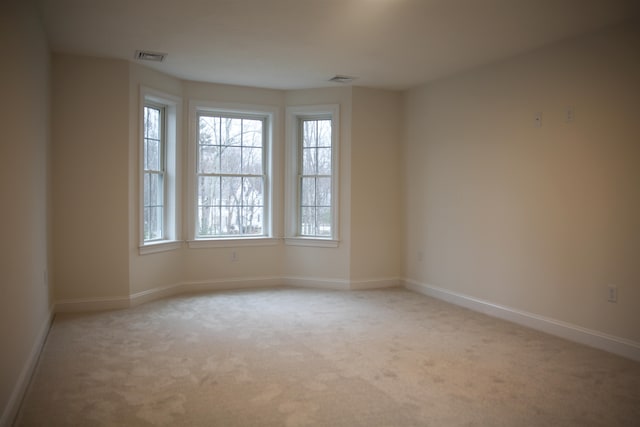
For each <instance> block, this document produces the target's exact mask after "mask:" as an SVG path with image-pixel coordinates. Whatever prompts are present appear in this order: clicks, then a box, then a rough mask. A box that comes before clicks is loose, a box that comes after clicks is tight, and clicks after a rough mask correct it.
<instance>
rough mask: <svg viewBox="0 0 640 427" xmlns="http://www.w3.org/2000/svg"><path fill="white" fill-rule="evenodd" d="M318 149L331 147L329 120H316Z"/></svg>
mask: <svg viewBox="0 0 640 427" xmlns="http://www.w3.org/2000/svg"><path fill="white" fill-rule="evenodd" d="M318 147H331V120H318Z"/></svg>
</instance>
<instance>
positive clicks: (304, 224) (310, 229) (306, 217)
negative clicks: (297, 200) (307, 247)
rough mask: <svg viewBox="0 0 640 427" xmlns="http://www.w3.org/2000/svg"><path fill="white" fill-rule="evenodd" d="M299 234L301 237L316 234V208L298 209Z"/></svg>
mask: <svg viewBox="0 0 640 427" xmlns="http://www.w3.org/2000/svg"><path fill="white" fill-rule="evenodd" d="M300 234H301V235H303V236H314V235H315V234H316V208H305V207H303V208H301V209H300Z"/></svg>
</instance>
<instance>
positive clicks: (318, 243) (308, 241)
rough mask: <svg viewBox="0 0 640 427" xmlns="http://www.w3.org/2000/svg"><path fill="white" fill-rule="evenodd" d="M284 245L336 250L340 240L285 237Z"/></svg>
mask: <svg viewBox="0 0 640 427" xmlns="http://www.w3.org/2000/svg"><path fill="white" fill-rule="evenodd" d="M284 243H285V244H286V245H290V246H312V247H317V248H337V247H338V246H340V240H333V239H319V238H314V237H287V238H286V239H284Z"/></svg>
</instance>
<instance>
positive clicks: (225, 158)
mask: <svg viewBox="0 0 640 427" xmlns="http://www.w3.org/2000/svg"><path fill="white" fill-rule="evenodd" d="M221 150H222V152H221V155H220V173H224V174H239V173H240V172H241V169H240V166H241V165H240V159H241V157H240V155H241V153H242V149H241V148H240V147H228V146H227V147H222V148H221Z"/></svg>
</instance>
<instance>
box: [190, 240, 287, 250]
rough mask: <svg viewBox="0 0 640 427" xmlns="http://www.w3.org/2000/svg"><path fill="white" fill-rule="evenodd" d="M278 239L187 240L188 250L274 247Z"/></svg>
mask: <svg viewBox="0 0 640 427" xmlns="http://www.w3.org/2000/svg"><path fill="white" fill-rule="evenodd" d="M279 241H280V239H277V238H275V237H232V238H220V239H198V240H189V242H188V245H189V249H204V248H237V247H239V246H275V245H277V244H278V242H279Z"/></svg>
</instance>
